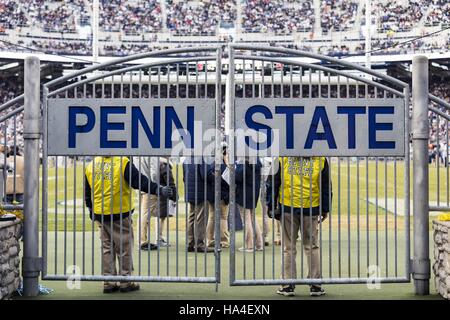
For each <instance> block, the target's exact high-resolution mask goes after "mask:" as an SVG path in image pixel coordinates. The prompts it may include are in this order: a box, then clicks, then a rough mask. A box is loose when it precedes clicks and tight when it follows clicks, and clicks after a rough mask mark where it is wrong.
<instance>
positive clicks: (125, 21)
mask: <svg viewBox="0 0 450 320" xmlns="http://www.w3.org/2000/svg"><path fill="white" fill-rule="evenodd" d="M100 10H101V12H102V14H100V28H101V29H102V30H103V31H109V32H119V31H125V32H126V33H139V34H141V33H147V32H158V31H160V30H161V28H162V15H161V5H160V3H159V1H157V0H150V1H137V2H131V1H125V0H102V1H101V6H100Z"/></svg>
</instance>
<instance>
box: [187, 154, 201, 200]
mask: <svg viewBox="0 0 450 320" xmlns="http://www.w3.org/2000/svg"><path fill="white" fill-rule="evenodd" d="M186 162H188V163H186ZM186 162H185V163H183V182H184V200H185V201H186V202H188V203H192V204H200V203H203V202H204V201H205V200H206V199H205V181H204V180H203V176H202V175H201V174H200V171H201V167H202V165H201V164H195V163H189V159H186Z"/></svg>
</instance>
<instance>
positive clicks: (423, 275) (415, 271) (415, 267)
mask: <svg viewBox="0 0 450 320" xmlns="http://www.w3.org/2000/svg"><path fill="white" fill-rule="evenodd" d="M409 265H410V274H411V275H412V277H413V279H419V280H427V279H430V278H431V262H430V259H411V260H410V264H409Z"/></svg>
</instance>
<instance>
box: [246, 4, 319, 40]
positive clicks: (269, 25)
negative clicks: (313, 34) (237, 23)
mask: <svg viewBox="0 0 450 320" xmlns="http://www.w3.org/2000/svg"><path fill="white" fill-rule="evenodd" d="M295 2H298V1H296V0H289V1H283V0H274V1H269V0H262V1H261V0H247V1H246V2H245V7H244V9H243V18H242V26H243V28H244V30H245V31H246V32H273V33H281V34H283V33H292V32H300V31H311V30H312V29H313V27H314V23H315V17H314V8H313V1H301V2H299V3H297V6H296V7H295V6H293V3H295Z"/></svg>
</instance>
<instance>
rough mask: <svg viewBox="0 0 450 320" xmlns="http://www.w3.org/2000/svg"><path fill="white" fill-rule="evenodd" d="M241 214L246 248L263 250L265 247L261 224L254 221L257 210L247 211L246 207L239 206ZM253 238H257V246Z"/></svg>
mask: <svg viewBox="0 0 450 320" xmlns="http://www.w3.org/2000/svg"><path fill="white" fill-rule="evenodd" d="M239 213H240V215H241V220H242V224H243V226H244V228H245V239H244V240H245V248H246V249H262V248H263V246H264V241H263V237H262V233H261V228H260V227H259V223H258V221H256V219H255V221H253V220H254V215H255V209H245V208H244V207H242V206H239ZM253 222H254V223H253ZM253 237H255V240H256V244H254V243H253ZM254 245H255V246H254Z"/></svg>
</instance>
